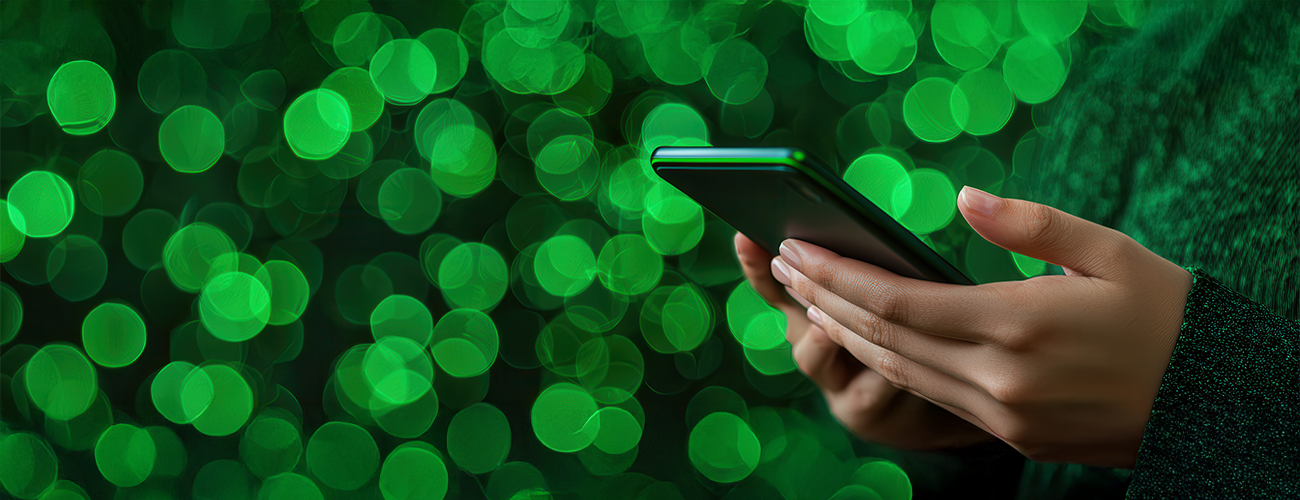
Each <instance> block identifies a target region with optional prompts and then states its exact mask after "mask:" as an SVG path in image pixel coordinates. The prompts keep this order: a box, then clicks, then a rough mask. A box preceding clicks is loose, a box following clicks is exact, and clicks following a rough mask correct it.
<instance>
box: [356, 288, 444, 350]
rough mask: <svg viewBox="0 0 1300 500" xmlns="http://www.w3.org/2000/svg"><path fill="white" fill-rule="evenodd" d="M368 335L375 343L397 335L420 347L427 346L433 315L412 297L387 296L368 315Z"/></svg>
mask: <svg viewBox="0 0 1300 500" xmlns="http://www.w3.org/2000/svg"><path fill="white" fill-rule="evenodd" d="M370 333H371V335H373V336H374V338H375V341H376V342H377V341H379V339H382V338H384V337H387V336H389V335H397V336H401V337H406V338H408V339H411V340H413V341H415V343H417V344H419V345H422V346H425V345H429V339H430V338H432V336H433V315H432V314H430V313H429V308H428V307H425V306H424V303H422V302H420V301H419V300H416V299H415V298H414V297H411V296H407V295H389V296H388V298H386V299H384V300H383V302H380V303H379V305H378V306H375V310H374V311H372V312H371V313H370Z"/></svg>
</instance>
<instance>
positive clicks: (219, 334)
mask: <svg viewBox="0 0 1300 500" xmlns="http://www.w3.org/2000/svg"><path fill="white" fill-rule="evenodd" d="M199 301H200V302H199V318H200V319H201V320H202V321H203V326H204V327H205V328H207V329H208V331H209V332H211V333H212V335H213V336H214V337H216V338H219V339H221V340H224V341H226V342H243V341H245V340H248V339H251V338H253V337H254V336H256V335H257V334H258V333H260V332H261V331H262V329H263V328H265V327H266V324H267V321H269V320H270V318H271V294H270V293H268V292H267V290H266V287H265V286H263V284H262V282H261V281H258V279H257V278H255V277H253V276H252V275H250V274H246V273H242V272H229V273H222V274H219V275H216V276H214V277H213V278H212V279H211V280H209V281H208V282H207V283H206V284H204V285H203V293H202V295H201V297H200V299H199Z"/></svg>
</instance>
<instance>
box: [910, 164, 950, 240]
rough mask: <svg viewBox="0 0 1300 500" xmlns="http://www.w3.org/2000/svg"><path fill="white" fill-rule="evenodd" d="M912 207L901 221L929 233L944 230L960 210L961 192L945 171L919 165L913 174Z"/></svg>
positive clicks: (912, 228)
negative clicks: (958, 198) (958, 206)
mask: <svg viewBox="0 0 1300 500" xmlns="http://www.w3.org/2000/svg"><path fill="white" fill-rule="evenodd" d="M911 177H912V206H911V207H910V208H908V210H907V213H904V214H903V216H902V217H901V218H899V219H898V222H899V223H901V224H903V227H906V228H907V229H908V230H909V231H912V232H913V233H917V234H925V233H930V232H934V231H938V230H939V229H942V228H943V227H944V226H946V225H948V223H949V222H952V218H953V216H954V215H955V214H956V213H957V192H956V191H955V190H954V189H953V187H952V181H951V180H949V179H948V176H947V175H945V174H944V173H943V172H940V171H938V170H935V169H932V168H918V169H916V170H913V171H912V173H911Z"/></svg>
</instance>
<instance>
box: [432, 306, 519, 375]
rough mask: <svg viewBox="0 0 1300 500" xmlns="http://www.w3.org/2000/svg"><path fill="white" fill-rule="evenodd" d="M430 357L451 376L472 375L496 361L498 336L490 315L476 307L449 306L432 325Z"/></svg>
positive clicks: (479, 372)
mask: <svg viewBox="0 0 1300 500" xmlns="http://www.w3.org/2000/svg"><path fill="white" fill-rule="evenodd" d="M430 343H431V344H432V350H433V359H435V360H437V361H438V366H440V367H442V369H443V371H446V372H447V373H448V374H450V375H451V376H453V377H460V378H464V377H476V376H479V375H482V374H484V373H487V371H488V368H491V367H492V364H493V363H495V362H496V359H497V352H498V351H499V349H500V344H501V343H500V338H499V336H498V335H497V327H496V324H495V323H493V322H492V318H491V317H489V316H488V315H487V314H484V313H483V312H482V311H479V310H477V309H453V310H452V311H451V312H448V313H447V314H445V315H443V317H442V318H441V319H439V320H438V325H437V326H435V327H433V340H432V341H431V342H430Z"/></svg>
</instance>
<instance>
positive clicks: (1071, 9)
mask: <svg viewBox="0 0 1300 500" xmlns="http://www.w3.org/2000/svg"><path fill="white" fill-rule="evenodd" d="M1016 12H1017V13H1018V14H1020V22H1021V23H1022V24H1024V26H1025V31H1028V32H1029V33H1030V34H1032V35H1038V36H1041V37H1043V38H1044V39H1046V40H1047V41H1049V42H1051V43H1058V42H1061V41H1063V40H1065V39H1066V38H1069V37H1070V35H1073V34H1074V32H1075V31H1078V29H1079V26H1082V25H1083V18H1084V16H1086V15H1088V2H1087V0H1057V1H1054V2H1041V1H1037V0H1018V1H1017V2H1016Z"/></svg>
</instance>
